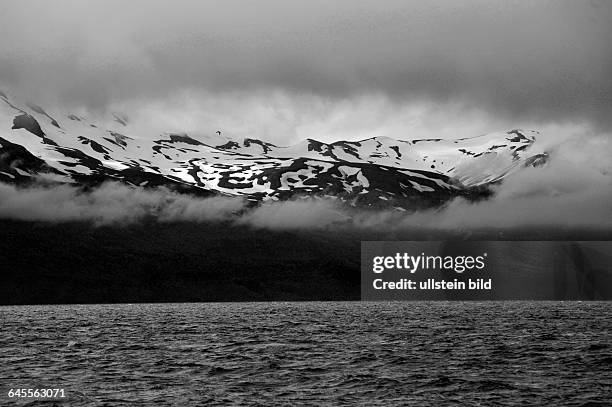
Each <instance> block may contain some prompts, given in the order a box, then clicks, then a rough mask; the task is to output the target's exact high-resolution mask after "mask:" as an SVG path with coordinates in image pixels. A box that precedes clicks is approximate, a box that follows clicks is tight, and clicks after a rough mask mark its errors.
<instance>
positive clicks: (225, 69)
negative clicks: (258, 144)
mask: <svg viewBox="0 0 612 407" xmlns="http://www.w3.org/2000/svg"><path fill="white" fill-rule="evenodd" d="M610 43H612V3H610V2H605V1H597V0H593V1H590V2H589V1H578V2H577V1H570V0H554V1H545V0H542V1H538V2H525V1H484V0H473V1H467V2H463V1H462V2H457V1H450V0H449V1H439V0H438V1H432V2H421V1H393V0H390V1H385V2H379V1H349V0H341V1H334V2H329V1H309V2H303V1H299V2H298V1H280V0H278V1H276V0H275V1H224V2H209V1H185V0H180V1H144V0H136V1H129V2H120V1H117V0H113V1H101V0H99V1H87V2H84V1H62V0H57V1H53V2H48V1H42V0H40V1H37V0H25V1H24V0H19V1H12V0H6V1H2V2H1V3H0V85H1V86H4V87H8V88H10V89H11V90H12V91H14V92H21V93H23V94H24V95H26V96H27V97H29V98H32V99H36V100H39V101H41V100H42V101H43V102H46V103H51V104H53V103H56V102H58V101H60V102H62V103H64V104H67V105H69V106H74V107H75V108H76V107H78V106H80V107H85V108H88V109H99V110H104V109H108V108H110V106H132V107H134V106H137V107H138V108H139V109H145V111H148V112H151V111H153V110H154V107H158V108H159V109H158V111H165V112H167V115H169V116H173V117H175V120H177V119H176V117H178V116H180V117H183V118H184V120H182V122H183V124H182V125H183V126H187V127H189V126H191V127H197V126H200V127H201V126H202V125H203V123H206V122H205V121H204V120H203V119H208V118H209V117H198V116H197V115H196V118H189V117H188V118H185V110H184V108H185V105H187V106H189V107H190V109H191V110H187V111H188V112H191V111H193V112H198V111H202V110H205V109H206V108H207V107H209V108H210V109H211V110H209V111H211V112H214V113H215V114H216V115H217V117H221V118H222V119H223V120H225V123H224V122H222V121H221V120H218V121H219V122H217V121H215V120H213V124H212V126H215V127H217V126H219V127H221V126H222V127H223V128H227V127H229V128H230V129H231V130H233V131H235V132H236V133H240V134H243V133H247V132H249V131H258V132H259V133H261V134H263V135H268V138H271V139H273V140H278V139H282V138H283V137H287V138H295V137H297V135H298V133H299V135H301V134H302V132H301V131H302V130H303V127H304V122H305V121H309V122H314V123H315V125H310V126H312V127H313V128H312V129H311V130H313V131H319V132H321V133H323V134H329V130H328V128H329V127H330V126H332V127H333V126H334V125H336V126H340V127H341V126H342V125H343V123H346V126H347V127H348V128H349V129H350V128H351V124H350V123H353V122H359V120H358V118H360V117H364V115H363V110H367V109H365V107H367V106H374V111H375V112H378V113H379V115H378V116H376V115H371V116H368V115H366V116H368V117H369V118H366V119H362V120H366V122H367V121H368V120H370V121H373V122H375V121H378V122H379V123H381V122H389V121H392V122H393V126H390V127H382V128H379V127H375V126H372V131H375V130H376V131H378V130H396V131H397V132H400V133H401V132H410V131H411V130H413V129H415V128H416V129H417V130H418V129H422V128H425V127H426V128H427V129H429V130H431V131H432V132H435V131H437V130H438V127H441V128H440V129H439V130H444V128H443V127H444V126H449V125H452V123H453V120H454V119H456V123H457V126H458V127H459V128H460V129H464V130H468V129H469V130H478V131H481V130H486V131H493V130H498V128H497V127H500V126H506V125H508V124H509V123H513V124H512V126H513V127H515V126H523V125H524V124H528V125H533V126H537V127H538V129H540V128H541V127H544V126H548V125H551V124H563V123H577V124H582V125H584V126H586V127H589V128H594V129H597V130H599V131H604V132H609V130H610V129H611V128H612V115H610V108H611V106H612V99H611V98H612V52H610ZM185 95H189V97H188V102H185ZM245 100H246V101H247V102H244V101H245ZM170 101H172V103H170ZM177 101H183V103H182V104H180V103H178V104H177ZM217 101H220V102H219V103H221V105H222V106H225V108H223V109H222V107H220V106H219V105H217V104H216V103H217ZM248 101H250V102H248ZM164 103H165V104H164ZM245 103H246V104H245ZM249 103H250V104H249ZM172 104H175V109H174V110H172ZM234 104H235V105H236V106H235V109H234V110H232V105H234ZM135 110H137V109H135ZM170 111H172V113H168V112H170ZM232 111H234V113H231V112H232ZM329 111H331V112H332V113H329ZM407 111H408V112H411V113H412V116H409V117H413V116H418V114H417V112H419V113H420V115H421V116H420V117H421V118H420V119H419V120H426V121H429V122H432V123H440V124H439V126H436V125H431V126H429V127H427V126H424V125H421V126H420V127H419V123H416V124H415V123H414V122H413V121H410V120H408V121H400V120H398V119H397V118H396V116H397V115H400V114H405V113H406V112H407ZM179 112H183V115H181V114H180V113H179ZM466 112H467V113H469V115H468V117H469V120H471V121H474V120H478V121H479V122H480V123H483V125H482V126H474V125H467V124H465V125H464V126H463V127H462V125H461V123H460V122H461V120H460V119H461V117H463V115H464V114H466ZM330 114H335V116H330ZM232 115H236V116H239V117H240V119H237V118H235V117H233V116H232ZM423 117H425V119H423ZM200 119H202V120H200ZM466 120H467V119H464V122H465V121H466ZM317 122H321V123H323V125H322V126H321V128H318V127H316V123H317ZM449 123H450V124H449ZM170 124H173V123H170ZM366 124H367V123H366ZM209 125H210V121H209ZM258 125H259V127H260V128H259V129H258ZM179 126H180V125H179ZM262 126H263V127H265V129H264V130H261V127H262ZM300 126H301V127H300ZM352 127H358V126H356V125H354V124H353V125H352ZM211 128H213V129H214V127H211ZM256 129H258V130H256ZM336 130H337V131H336V133H343V132H344V133H345V132H347V131H348V130H346V129H345V128H342V129H340V130H338V129H336ZM332 133H333V131H332ZM462 135H463V134H462ZM466 135H468V134H466ZM471 135H474V134H471ZM312 136H314V137H316V136H317V135H316V134H314V135H312ZM392 136H393V135H392ZM395 136H397V135H396V134H395Z"/></svg>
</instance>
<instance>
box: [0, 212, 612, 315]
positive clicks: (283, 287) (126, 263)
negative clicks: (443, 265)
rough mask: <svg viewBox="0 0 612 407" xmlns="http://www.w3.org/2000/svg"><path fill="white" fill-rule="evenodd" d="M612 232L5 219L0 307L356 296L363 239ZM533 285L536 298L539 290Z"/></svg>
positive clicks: (584, 236) (0, 237)
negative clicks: (404, 230)
mask: <svg viewBox="0 0 612 407" xmlns="http://www.w3.org/2000/svg"><path fill="white" fill-rule="evenodd" d="M610 237H611V236H610V234H609V233H607V234H606V233H587V232H584V231H583V232H576V231H573V232H568V231H565V232H563V231H555V232H552V231H542V230H540V231H538V232H533V231H531V232H530V231H525V230H517V231H514V232H512V233H508V232H506V233H504V234H499V233H498V232H496V231H483V232H480V233H471V234H469V235H465V234H463V233H460V232H457V233H454V234H444V235H441V234H440V233H432V232H429V231H411V232H410V233H409V234H407V233H403V234H390V233H383V232H380V233H375V232H369V233H364V232H359V233H357V232H354V231H353V232H351V231H347V230H337V231H335V232H329V231H326V232H304V231H301V232H297V231H296V232H294V231H284V232H282V231H268V230H262V229H253V228H250V227H246V226H245V227H240V226H236V225H229V224H222V223H219V224H189V223H157V222H149V223H146V222H145V223H140V224H133V225H129V226H125V227H117V226H112V227H110V226H104V227H92V226H91V225H89V224H86V223H64V224H50V223H33V222H16V221H0V262H1V268H0V303H1V304H41V303H115V302H123V303H125V302H191V301H269V300H279V301H280V300H357V299H359V295H360V272H359V262H360V242H361V240H419V239H427V240H441V239H453V240H457V239H466V238H469V239H470V240H479V239H480V240H483V239H501V240H515V239H533V240H538V239H539V240H546V239H580V240H588V239H597V240H605V239H610ZM568 281H570V280H568ZM570 283H571V281H570ZM518 284H519V282H517V285H518ZM520 284H523V283H522V282H521V283H520ZM568 284H569V283H568ZM518 288H520V287H518ZM610 288H612V287H610ZM531 289H532V291H531V292H532V294H533V295H537V293H538V291H537V287H535V288H534V287H532V288H531ZM542 289H544V287H542ZM534 290H535V291H534ZM564 292H565V293H567V292H569V291H568V290H565V291H559V292H556V294H555V296H556V297H559V299H562V298H565V297H564V296H565V295H566V294H564ZM520 294H521V292H520V291H517V292H516V296H517V297H518V298H520ZM600 295H601V294H600ZM598 298H600V297H598ZM574 299H575V298H574ZM583 299H589V298H588V297H587V298H583Z"/></svg>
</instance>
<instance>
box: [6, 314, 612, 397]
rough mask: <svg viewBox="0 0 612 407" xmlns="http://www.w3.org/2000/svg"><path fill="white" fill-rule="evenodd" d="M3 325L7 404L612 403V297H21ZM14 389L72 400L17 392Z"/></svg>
mask: <svg viewBox="0 0 612 407" xmlns="http://www.w3.org/2000/svg"><path fill="white" fill-rule="evenodd" d="M0 322H1V324H2V330H1V332H0V361H1V362H2V363H1V365H0V386H1V390H2V392H3V394H2V396H0V404H1V405H24V404H27V405H54V404H56V405H92V406H102V405H108V406H133V405H175V406H191V405H262V404H263V405H303V404H310V405H355V404H357V405H415V406H422V405H432V406H438V405H455V404H466V405H484V406H488V405H537V406H541V405H555V406H558V405H576V406H597V405H609V404H608V402H609V401H610V400H612V303H576V302H499V303H459V302H447V303H426V302H421V303H409V302H406V303H355V302H353V303H350V302H349V303H332V302H319V303H231V304H140V305H136V304H134V305H129V304H126V305H65V306H23V307H21V306H20V307H0ZM15 387H20V388H64V389H65V391H66V395H67V396H68V397H67V398H66V399H63V400H57V401H45V402H42V401H36V400H32V399H29V400H25V399H20V400H19V401H15V400H16V399H13V401H9V399H8V398H7V392H8V390H9V389H10V388H15ZM28 403H29V404H28Z"/></svg>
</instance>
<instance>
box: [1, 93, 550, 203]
mask: <svg viewBox="0 0 612 407" xmlns="http://www.w3.org/2000/svg"><path fill="white" fill-rule="evenodd" d="M112 116H113V119H112V124H113V126H112V127H111V128H104V127H102V126H100V125H98V124H96V123H94V122H93V121H91V120H88V119H87V118H86V117H85V116H81V115H76V114H73V113H69V112H67V113H64V114H62V115H57V114H55V113H53V114H49V112H48V110H45V109H44V108H42V107H40V106H38V105H35V104H32V103H24V104H20V103H17V102H15V101H14V100H12V99H10V98H9V97H8V96H7V95H6V93H2V92H0V181H1V182H8V183H29V182H40V181H41V180H44V181H45V182H52V183H53V182H54V183H68V184H76V185H97V184H99V183H102V182H105V181H118V182H123V183H126V184H129V185H133V186H135V187H157V186H166V187H169V188H171V189H175V190H179V191H181V192H188V193H194V194H198V195H214V194H221V195H230V196H231V195H240V196H245V197H246V198H247V199H248V200H249V201H251V202H253V203H257V202H261V201H267V200H285V199H292V198H295V197H312V196H327V197H334V198H338V199H341V200H342V201H345V202H348V203H349V204H351V205H353V206H363V207H381V206H382V207H393V208H396V209H399V210H410V209H418V208H423V207H432V206H438V205H441V204H443V203H444V202H447V201H448V200H450V199H452V198H454V197H458V196H462V197H466V198H468V199H479V198H481V197H483V196H488V195H489V194H490V186H491V185H494V184H495V183H497V182H499V181H501V180H502V179H503V178H505V177H506V176H508V175H509V174H511V173H513V172H515V171H517V170H519V169H520V168H523V167H524V166H529V165H530V166H537V165H541V164H543V163H545V162H546V160H547V157H548V155H547V153H546V152H544V151H538V150H536V149H535V148H534V142H535V140H536V137H537V136H538V135H539V133H538V132H536V131H532V130H519V129H513V130H510V131H507V132H497V133H488V134H483V135H479V136H473V137H463V138H456V139H436V138H434V139H431V138H430V139H412V140H395V139H393V138H390V137H386V136H378V137H370V138H366V139H363V140H357V141H345V140H339V141H335V142H331V143H326V142H322V141H318V140H316V139H314V138H308V139H305V140H303V141H301V142H299V143H297V144H294V145H290V146H277V145H275V144H273V143H269V142H266V141H263V140H259V139H255V138H244V139H231V138H228V137H226V136H221V135H217V134H215V135H211V136H208V135H199V136H193V135H189V134H186V133H163V134H161V135H160V136H158V137H157V138H149V137H139V135H135V134H131V133H130V129H129V119H128V117H127V116H126V115H123V114H119V113H113V114H112Z"/></svg>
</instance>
